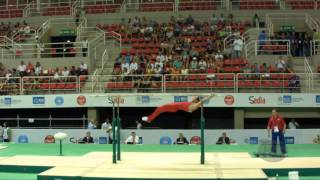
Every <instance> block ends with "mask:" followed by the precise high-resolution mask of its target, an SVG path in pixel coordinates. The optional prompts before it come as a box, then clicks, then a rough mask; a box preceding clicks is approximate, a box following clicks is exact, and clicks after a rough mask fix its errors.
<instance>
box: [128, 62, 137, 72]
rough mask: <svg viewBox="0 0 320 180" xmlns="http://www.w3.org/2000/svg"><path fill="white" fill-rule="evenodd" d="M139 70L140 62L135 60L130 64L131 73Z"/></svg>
mask: <svg viewBox="0 0 320 180" xmlns="http://www.w3.org/2000/svg"><path fill="white" fill-rule="evenodd" d="M137 70H138V63H137V62H136V61H133V62H132V63H131V64H130V67H129V71H130V73H131V74H134V73H135V72H136V71H137Z"/></svg>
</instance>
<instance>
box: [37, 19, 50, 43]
mask: <svg viewBox="0 0 320 180" xmlns="http://www.w3.org/2000/svg"><path fill="white" fill-rule="evenodd" d="M49 28H50V20H48V21H45V22H44V23H43V24H42V25H41V26H40V27H39V28H38V29H37V31H36V35H35V36H36V37H37V38H38V39H41V38H42V37H43V35H45V34H46V33H47V32H48V30H49Z"/></svg>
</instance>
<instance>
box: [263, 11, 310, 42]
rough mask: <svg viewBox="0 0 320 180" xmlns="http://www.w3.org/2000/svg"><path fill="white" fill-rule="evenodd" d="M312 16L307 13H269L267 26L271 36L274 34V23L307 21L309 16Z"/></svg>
mask: <svg viewBox="0 0 320 180" xmlns="http://www.w3.org/2000/svg"><path fill="white" fill-rule="evenodd" d="M308 16H310V15H308V14H306V13H267V14H266V26H267V29H268V30H269V36H273V34H274V31H275V29H274V24H287V22H288V21H290V20H291V21H295V22H307V20H306V19H307V17H308Z"/></svg>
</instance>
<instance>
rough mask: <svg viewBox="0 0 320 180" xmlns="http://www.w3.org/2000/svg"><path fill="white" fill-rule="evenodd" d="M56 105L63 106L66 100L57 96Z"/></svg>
mask: <svg viewBox="0 0 320 180" xmlns="http://www.w3.org/2000/svg"><path fill="white" fill-rule="evenodd" d="M54 103H55V104H56V105H58V106H60V105H62V104H63V103H64V98H63V97H62V96H57V97H56V98H55V99H54Z"/></svg>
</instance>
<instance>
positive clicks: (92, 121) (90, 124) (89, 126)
mask: <svg viewBox="0 0 320 180" xmlns="http://www.w3.org/2000/svg"><path fill="white" fill-rule="evenodd" d="M96 128H97V126H96V125H95V123H94V120H88V129H96Z"/></svg>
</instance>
